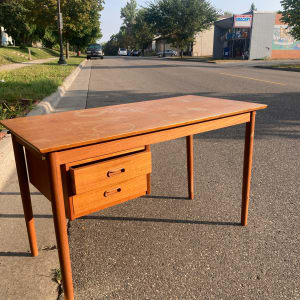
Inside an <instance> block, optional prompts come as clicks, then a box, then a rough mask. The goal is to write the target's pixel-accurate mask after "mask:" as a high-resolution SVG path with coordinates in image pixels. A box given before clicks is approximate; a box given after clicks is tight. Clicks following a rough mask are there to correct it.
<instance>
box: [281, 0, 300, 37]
mask: <svg viewBox="0 0 300 300" xmlns="http://www.w3.org/2000/svg"><path fill="white" fill-rule="evenodd" d="M280 3H281V6H282V7H283V10H282V12H281V13H282V19H281V21H283V22H284V23H287V24H288V25H289V27H290V28H291V31H290V34H291V35H292V36H293V37H294V38H295V39H296V40H300V1H299V0H282V1H281V2H280Z"/></svg>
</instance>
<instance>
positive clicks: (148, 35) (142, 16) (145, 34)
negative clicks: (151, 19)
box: [133, 8, 154, 53]
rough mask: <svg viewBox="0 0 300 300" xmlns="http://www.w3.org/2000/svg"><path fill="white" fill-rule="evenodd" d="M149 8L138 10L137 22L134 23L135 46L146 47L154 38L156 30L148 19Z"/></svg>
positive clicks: (138, 47)
mask: <svg viewBox="0 0 300 300" xmlns="http://www.w3.org/2000/svg"><path fill="white" fill-rule="evenodd" d="M146 14H147V9H145V8H142V9H140V10H139V11H138V13H137V15H136V18H135V23H134V25H133V35H134V39H135V43H136V44H135V48H136V49H142V51H143V53H144V49H145V48H147V46H148V45H149V44H150V43H151V42H152V40H153V38H154V30H153V28H152V26H151V24H148V23H147V21H146Z"/></svg>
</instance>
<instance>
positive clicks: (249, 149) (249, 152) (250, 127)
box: [241, 111, 255, 226]
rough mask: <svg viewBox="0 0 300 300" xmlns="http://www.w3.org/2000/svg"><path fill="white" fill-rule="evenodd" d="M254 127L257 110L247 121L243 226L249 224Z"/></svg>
mask: <svg viewBox="0 0 300 300" xmlns="http://www.w3.org/2000/svg"><path fill="white" fill-rule="evenodd" d="M254 127H255V111H254V112H251V117H250V122H248V123H246V133H245V149H244V170H243V190H242V213H241V223H242V225H243V226H246V225H247V218H248V206H249V196H250V181H251V168H252V156H253V140H254Z"/></svg>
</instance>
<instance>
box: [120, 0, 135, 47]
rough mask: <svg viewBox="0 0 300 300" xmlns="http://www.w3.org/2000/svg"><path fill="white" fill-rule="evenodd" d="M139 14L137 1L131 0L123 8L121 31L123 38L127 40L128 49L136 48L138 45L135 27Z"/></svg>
mask: <svg viewBox="0 0 300 300" xmlns="http://www.w3.org/2000/svg"><path fill="white" fill-rule="evenodd" d="M137 13H138V9H137V4H136V0H130V1H129V2H127V3H126V5H125V6H124V7H122V8H121V18H122V19H123V26H122V27H121V31H122V35H123V38H124V39H125V40H126V45H125V47H126V48H128V47H130V48H134V47H135V44H136V41H135V37H134V33H133V30H134V29H133V27H134V24H135V22H136V16H137Z"/></svg>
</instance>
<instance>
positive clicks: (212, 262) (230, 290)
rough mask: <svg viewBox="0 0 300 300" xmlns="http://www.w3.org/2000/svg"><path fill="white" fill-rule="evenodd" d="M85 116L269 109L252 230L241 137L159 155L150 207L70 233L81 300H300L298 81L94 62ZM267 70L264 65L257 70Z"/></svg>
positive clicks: (224, 133)
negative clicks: (149, 108)
mask: <svg viewBox="0 0 300 300" xmlns="http://www.w3.org/2000/svg"><path fill="white" fill-rule="evenodd" d="M91 64H92V70H91V73H90V82H89V90H88V93H87V102H86V107H87V108H92V107H100V106H106V105H114V104H120V103H129V102H136V101H147V100H152V99H158V98H164V97H173V96H179V95H186V94H195V95H202V96H208V97H218V98H226V99H233V100H241V101H252V102H258V103H265V104H267V105H268V106H269V107H268V108H267V109H266V110H264V111H259V112H258V114H257V122H256V133H255V143H254V147H255V150H254V161H253V179H252V187H251V202H250V207H249V219H248V223H249V225H248V226H247V227H245V228H244V227H241V226H240V225H239V224H240V223H239V222H240V204H241V183H242V163H243V145H244V139H243V137H244V125H241V126H235V127H231V128H226V129H222V130H217V131H214V132H209V133H204V134H200V135H196V136H195V137H194V141H195V145H194V148H195V149H194V153H195V200H193V201H191V200H188V199H187V174H186V152H185V140H184V139H178V140H174V141H170V142H166V143H161V144H156V145H153V146H152V148H151V149H152V154H153V172H152V193H151V195H150V196H145V197H141V198H138V199H135V200H131V201H129V202H127V203H124V204H121V205H118V206H115V207H112V208H108V209H105V210H103V211H101V212H98V213H95V214H92V215H89V216H86V217H82V218H81V219H78V220H75V221H73V222H70V224H69V242H70V248H71V259H72V268H73V280H74V286H75V295H77V299H300V277H299V274H300V263H299V255H300V250H299V242H300V226H299V224H300V218H299V216H300V209H299V205H298V204H299V192H300V189H299V175H300V174H299V173H300V171H299V170H300V163H299V161H300V160H299V153H300V140H299V138H300V135H299V129H300V123H299V120H300V102H299V95H300V94H299V93H300V84H299V82H300V73H295V72H286V71H277V70H267V69H260V68H256V67H255V65H256V63H255V64H251V65H249V64H236V65H235V64H230V65H219V64H217V65H214V64H206V63H195V62H179V61H176V62H175V61H174V62H173V61H167V60H163V59H144V58H132V57H124V58H122V57H115V58H110V57H106V58H105V59H104V60H93V61H92V62H91ZM257 64H258V65H260V66H262V65H263V63H257Z"/></svg>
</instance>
